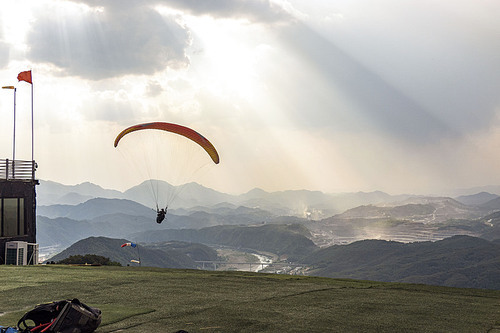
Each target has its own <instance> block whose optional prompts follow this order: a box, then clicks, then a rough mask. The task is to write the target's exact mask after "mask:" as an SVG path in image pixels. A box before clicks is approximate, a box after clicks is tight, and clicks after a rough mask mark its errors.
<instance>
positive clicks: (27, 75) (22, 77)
mask: <svg viewBox="0 0 500 333" xmlns="http://www.w3.org/2000/svg"><path fill="white" fill-rule="evenodd" d="M17 80H18V81H26V82H28V83H31V84H33V82H31V71H26V72H21V73H19V75H18V76H17Z"/></svg>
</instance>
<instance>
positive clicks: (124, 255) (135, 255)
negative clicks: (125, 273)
mask: <svg viewBox="0 0 500 333" xmlns="http://www.w3.org/2000/svg"><path fill="white" fill-rule="evenodd" d="M128 242H129V241H127V240H126V239H113V238H106V237H89V238H86V239H82V240H80V241H78V242H76V243H75V244H73V245H71V246H70V247H69V248H67V249H65V250H64V251H62V252H61V253H59V254H57V255H55V256H54V257H52V258H50V259H49V261H56V262H57V261H60V260H62V259H65V258H67V257H69V256H72V255H85V254H96V255H100V256H103V257H106V258H109V259H111V260H112V261H116V262H119V263H121V264H122V265H129V264H131V260H140V261H141V265H142V266H151V267H167V268H196V267H197V264H196V263H195V261H196V260H207V259H206V258H207V257H208V258H214V256H215V257H217V255H216V254H215V255H214V253H215V251H214V250H212V249H210V248H208V247H206V246H204V245H201V244H179V243H175V242H173V243H170V244H162V245H158V246H156V247H154V248H149V247H144V246H142V245H137V247H135V248H133V247H123V248H122V247H121V245H122V244H124V243H128ZM197 255H199V257H197ZM210 260H213V259H210Z"/></svg>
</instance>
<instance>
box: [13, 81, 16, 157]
mask: <svg viewBox="0 0 500 333" xmlns="http://www.w3.org/2000/svg"><path fill="white" fill-rule="evenodd" d="M13 134H14V138H13V139H12V163H15V161H16V88H14V133H13Z"/></svg>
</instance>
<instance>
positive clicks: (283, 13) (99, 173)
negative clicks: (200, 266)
mask: <svg viewBox="0 0 500 333" xmlns="http://www.w3.org/2000/svg"><path fill="white" fill-rule="evenodd" d="M499 12H500V3H499V2H498V1H489V0H479V1H473V2H471V1H450V0H445V1H440V2H439V3H436V2H434V1H410V2H405V3H404V4H403V3H402V2H401V1H396V0H385V1H377V2H376V3H374V2H371V1H366V0H365V1H344V0H340V1H334V2H332V1H326V0H325V1H322V0H312V1H296V0H290V1H278V0H276V1H264V0H262V1H261V0H252V1H250V0H239V1H225V0H219V1H210V2H206V1H185V0H183V1H178V0H165V1H161V0H144V1H132V0H130V1H113V0H108V1H92V0H88V1H83V0H82V1H76V0H75V1H56V0H37V1H35V0H31V1H30V0H23V1H10V2H6V3H5V4H3V7H2V11H1V14H0V78H1V82H0V84H1V85H2V86H6V85H16V87H17V139H16V140H17V145H16V149H17V151H16V158H17V159H26V160H29V159H30V158H31V146H30V140H31V138H30V129H31V128H30V126H31V123H30V107H31V104H30V103H31V100H30V93H31V91H30V86H29V84H27V83H26V82H19V83H18V82H17V79H16V77H17V74H18V73H19V72H21V71H25V70H30V69H31V70H32V71H33V83H34V86H33V87H34V112H35V160H36V161H37V162H38V165H39V169H38V172H37V177H38V178H40V179H45V180H53V181H56V182H60V183H64V184H77V183H81V182H84V181H90V182H93V183H96V184H99V185H101V186H103V187H106V188H113V189H118V190H125V189H127V188H129V187H131V186H133V185H136V184H138V183H140V182H141V181H142V180H143V179H142V178H141V177H140V175H138V174H136V173H134V172H130V170H129V168H128V166H127V164H126V161H124V158H123V156H122V155H121V154H119V153H118V152H117V151H116V149H115V148H114V147H113V141H114V138H115V137H116V135H117V134H118V133H119V132H120V131H121V130H122V129H124V128H126V127H128V126H130V125H134V124H138V123H141V122H150V121H168V122H174V123H179V124H183V125H186V126H190V127H192V128H194V129H195V130H197V131H199V132H200V133H202V134H203V135H204V136H206V137H207V138H209V139H210V141H211V142H212V143H213V144H214V145H215V146H216V147H217V149H218V151H219V154H220V157H221V163H220V164H219V165H217V166H215V167H211V168H210V170H209V171H208V172H204V173H202V174H201V175H200V176H195V177H193V179H191V180H192V181H197V182H199V183H201V184H203V185H205V186H208V187H211V188H214V189H217V190H218V191H223V192H228V193H243V192H246V191H248V190H250V189H252V188H255V187H259V188H262V189H265V190H267V191H278V190H288V189H309V190H321V191H324V192H342V191H371V190H382V191H386V192H388V193H393V194H395V193H422V194H430V193H439V192H443V191H448V190H451V189H455V188H466V187H474V186H485V185H498V184H500V174H499V173H498V169H499V167H500V157H499V154H498V150H499V148H500V147H499V146H500V121H499V120H500V119H499V112H500V91H499V90H500V39H499V38H498V36H500V20H498V13H499ZM12 109H13V101H12V91H11V90H2V91H1V93H0V112H1V113H0V115H1V117H0V119H1V120H0V133H2V140H1V141H0V158H11V154H12V123H13V119H12V117H13V112H12ZM163 180H165V181H169V182H171V181H172V180H171V179H169V175H168V174H165V176H164V179H163Z"/></svg>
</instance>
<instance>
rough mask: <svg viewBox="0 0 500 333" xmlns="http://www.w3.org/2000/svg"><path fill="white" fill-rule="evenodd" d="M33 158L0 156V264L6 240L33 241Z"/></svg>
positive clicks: (34, 218) (34, 210) (34, 194)
mask: <svg viewBox="0 0 500 333" xmlns="http://www.w3.org/2000/svg"><path fill="white" fill-rule="evenodd" d="M36 167H37V165H36V163H35V161H18V160H15V161H13V160H1V159H0V227H1V229H0V264H5V246H6V243H7V242H11V241H23V242H27V243H36V191H35V186H36V185H38V184H39V182H38V180H36V179H35V170H36Z"/></svg>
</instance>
